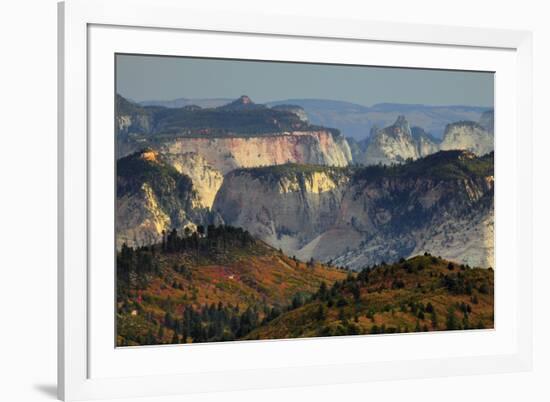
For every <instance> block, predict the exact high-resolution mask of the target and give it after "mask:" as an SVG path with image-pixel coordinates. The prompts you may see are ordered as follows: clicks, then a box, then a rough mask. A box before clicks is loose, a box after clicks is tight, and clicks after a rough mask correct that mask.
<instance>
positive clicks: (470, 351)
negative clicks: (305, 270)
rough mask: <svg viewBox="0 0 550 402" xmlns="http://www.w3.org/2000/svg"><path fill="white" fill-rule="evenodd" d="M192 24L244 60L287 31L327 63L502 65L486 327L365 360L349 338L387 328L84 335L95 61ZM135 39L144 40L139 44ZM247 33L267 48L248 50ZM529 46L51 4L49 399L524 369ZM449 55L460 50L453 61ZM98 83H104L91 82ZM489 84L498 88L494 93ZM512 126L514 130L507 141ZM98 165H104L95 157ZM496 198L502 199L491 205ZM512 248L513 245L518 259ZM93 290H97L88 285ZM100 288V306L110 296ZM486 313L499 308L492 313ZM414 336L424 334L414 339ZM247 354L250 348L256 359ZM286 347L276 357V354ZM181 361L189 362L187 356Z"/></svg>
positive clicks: (463, 33) (100, 117) (478, 37)
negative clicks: (146, 341)
mask: <svg viewBox="0 0 550 402" xmlns="http://www.w3.org/2000/svg"><path fill="white" fill-rule="evenodd" d="M128 10H132V12H131V13H129V12H128ZM202 34H204V35H206V34H207V35H215V36H216V38H218V39H222V38H224V41H228V43H230V42H231V41H234V43H235V46H225V48H224V49H223V52H224V53H223V55H226V56H227V57H229V56H231V55H238V56H239V57H243V55H244V57H245V58H246V56H247V51H249V52H250V55H251V56H250V57H252V53H254V55H255V57H257V58H260V59H262V57H264V58H266V59H267V58H268V57H269V56H271V58H273V57H275V59H282V58H284V55H281V54H280V53H279V54H276V49H277V46H276V44H277V41H281V40H284V41H287V42H286V43H290V41H309V42H310V43H311V45H312V46H311V47H315V46H317V43H319V46H328V44H329V43H330V44H331V46H334V47H333V50H334V52H332V53H331V54H333V56H332V57H334V58H335V59H333V60H332V61H335V60H336V61H338V60H339V59H338V57H339V58H345V57H347V56H346V54H349V53H350V52H351V50H349V49H351V48H353V47H354V46H367V45H368V46H371V47H379V48H384V47H390V46H394V47H395V46H401V47H403V48H407V46H408V47H410V46H417V47H418V49H419V51H423V52H427V53H429V52H431V50H430V49H433V51H434V52H435V51H438V52H443V51H445V52H448V53H445V54H446V55H448V58H447V59H446V60H444V61H440V62H439V63H442V64H441V68H443V67H445V66H446V67H447V68H449V67H452V66H453V65H455V64H456V66H457V67H460V68H464V69H468V68H470V69H474V68H475V67H476V66H482V67H484V66H485V67H486V68H487V69H491V68H492V67H491V66H492V65H493V64H491V63H494V65H495V66H497V67H495V71H497V74H499V71H500V72H501V73H500V77H503V79H502V80H505V82H502V80H501V83H502V85H501V84H499V85H497V87H496V91H497V93H496V97H497V98H496V100H497V102H496V105H497V106H496V108H497V109H496V110H497V111H496V113H497V116H498V114H499V113H501V117H497V121H496V127H497V129H498V127H499V124H500V127H504V126H505V124H504V123H507V124H506V126H507V129H506V130H504V129H502V130H500V133H503V134H499V135H500V137H499V136H498V135H497V137H496V143H497V145H496V147H497V149H499V151H498V152H500V154H501V155H503V157H502V159H500V161H501V162H500V165H499V162H498V156H497V162H496V172H497V173H496V176H497V177H498V179H497V180H500V182H499V183H502V184H497V193H496V199H497V214H496V217H497V218H496V227H497V233H496V238H497V245H496V247H497V250H499V244H502V245H503V246H502V247H500V250H503V251H502V253H504V252H510V253H511V254H509V255H510V258H509V261H508V262H504V263H501V265H498V263H497V265H498V267H499V268H497V270H502V271H503V272H505V274H503V275H501V276H500V278H502V279H501V280H500V284H502V285H500V284H499V280H497V282H496V285H495V286H496V290H495V291H496V294H497V297H501V298H502V299H503V300H504V299H506V300H508V301H507V303H508V304H506V305H504V304H500V305H501V306H503V308H502V309H499V303H498V302H497V304H496V308H497V311H496V314H497V317H496V327H495V330H492V331H490V332H483V331H482V332H477V331H472V332H471V333H468V334H467V335H466V334H465V333H464V332H455V333H447V334H422V335H418V336H417V335H410V336H408V338H407V342H404V343H403V344H402V345H400V347H404V348H415V349H416V350H415V353H414V354H409V355H405V354H403V357H401V358H399V357H397V358H396V357H395V356H393V357H391V358H389V357H387V358H386V359H384V358H383V356H378V357H376V358H374V357H373V356H374V355H375V353H374V351H372V352H371V354H370V355H369V356H370V357H369V358H366V357H365V356H364V355H363V354H361V353H354V354H352V353H347V352H351V351H353V350H358V348H361V350H370V349H368V348H369V347H370V348H371V349H378V350H380V351H384V348H385V347H388V345H391V344H392V343H397V342H401V341H400V340H399V337H400V335H386V336H368V337H336V338H332V339H323V338H320V339H312V340H284V341H269V342H266V341H263V342H229V343H227V344H224V345H223V346H220V345H213V344H206V345H193V346H194V347H195V349H190V348H187V349H185V348H181V347H178V346H173V347H172V346H170V347H149V348H129V349H127V350H125V351H124V356H122V357H121V354H120V353H119V352H117V353H116V356H115V355H114V354H113V353H111V352H113V351H114V344H112V345H106V344H105V342H103V343H101V342H96V341H95V340H96V339H98V338H100V337H101V331H102V330H104V329H106V328H107V329H108V328H109V327H108V323H107V324H101V323H100V321H98V320H102V319H103V318H104V320H105V321H109V320H110V319H111V318H110V317H103V318H102V317H99V318H97V316H98V312H101V311H103V310H101V307H100V306H99V305H97V298H94V296H93V295H94V292H97V291H98V287H97V286H94V287H91V286H90V285H91V283H97V277H96V276H95V273H94V272H93V270H91V269H90V266H91V259H90V257H91V256H95V255H96V254H95V253H96V251H95V249H94V251H90V239H93V238H94V236H95V237H97V236H98V235H99V237H101V236H102V234H104V229H105V228H102V227H101V225H97V224H96V223H95V222H96V221H93V222H90V219H91V218H90V208H91V207H92V204H93V205H95V203H96V201H94V200H95V198H97V197H96V194H97V193H96V191H95V187H94V191H90V188H91V187H90V186H91V185H92V184H91V183H93V180H94V179H93V177H95V176H97V174H101V173H98V172H102V171H104V173H105V174H107V175H109V174H112V171H110V170H109V169H108V168H107V169H100V168H99V164H102V163H103V162H102V161H103V160H105V157H102V158H103V159H102V158H99V157H98V155H97V153H94V152H93V149H94V147H95V146H96V145H97V144H96V142H95V139H96V138H98V136H97V135H94V132H96V130H98V128H100V127H109V126H108V125H107V126H105V124H108V122H109V121H110V122H112V121H113V120H112V114H109V113H110V112H109V108H110V106H111V105H110V104H109V103H107V104H106V105H105V110H103V107H102V105H103V104H105V102H104V100H105V97H101V96H103V95H101V94H102V93H107V92H109V91H111V93H112V88H113V86H112V79H113V77H112V76H111V77H109V71H107V70H106V71H107V72H105V71H103V70H104V69H105V68H107V67H108V66H107V64H106V62H102V60H108V57H109V55H112V54H114V53H116V52H121V51H129V50H132V51H134V50H136V49H137V50H139V51H141V52H144V53H153V52H154V47H155V43H160V42H159V41H158V39H159V38H160V37H161V36H162V38H163V39H164V40H163V41H162V43H163V44H164V45H163V46H164V47H163V48H162V49H160V45H159V49H158V52H159V53H161V54H178V52H179V50H178V46H179V45H178V43H182V41H181V40H179V38H185V35H194V36H199V37H200V35H202ZM133 35H139V36H140V45H139V47H138V46H137V45H136V44H135V42H136V41H135V38H133V39H132V37H133ZM159 35H160V36H159ZM178 35H180V36H178ZM181 35H184V36H181ZM237 38H239V39H237ZM247 38H249V39H250V40H251V42H250V43H248V42H246V41H247V40H248V39H247ZM133 40H134V42H132V41H133ZM155 41H157V42H155ZM238 41H241V42H242V43H240V44H239V43H238ZM243 41H244V42H243ZM147 42H150V44H149V45H147ZM252 42H257V43H264V44H265V43H269V44H273V46H271V47H270V46H264V47H263V48H261V46H258V45H257V44H256V45H254V43H252ZM132 43H133V44H132ZM204 43H205V44H206V42H204ZM146 46H149V48H146ZM170 46H172V47H170ZM204 47H205V48H207V46H204ZM348 48H349V49H348ZM531 48H532V38H531V34H530V33H529V32H523V31H507V30H494V29H479V28H462V27H460V28H459V27H445V26H430V25H411V24H401V23H390V22H388V23H381V22H368V21H362V20H323V19H316V18H308V17H299V16H278V15H246V14H231V15H228V14H227V13H224V14H212V13H210V12H205V11H201V10H200V9H194V10H191V9H187V8H185V7H184V5H183V4H182V3H181V2H180V1H177V0H156V1H152V0H141V1H135V0H134V1H132V0H116V1H113V0H111V1H108V0H97V1H93V0H69V1H66V2H64V3H60V4H59V97H58V99H59V109H58V110H59V116H58V119H59V120H58V125H59V137H58V139H59V144H58V147H59V148H58V149H59V168H58V174H59V189H58V191H59V193H58V197H59V207H58V208H59V209H58V212H59V228H58V234H59V239H58V240H59V254H58V256H59V279H58V284H59V311H58V315H59V318H58V325H59V328H58V338H59V340H58V356H59V358H58V359H59V360H58V370H59V372H58V392H59V397H60V398H61V399H64V400H82V399H96V398H115V397H145V396H161V395H170V394H180V393H192V392H208V391H230V390H239V389H258V388H268V387H283V386H284V387H288V386H305V385H317V384H330V383H351V382H360V381H369V380H381V379H401V378H415V377H430V376H443V375H445V376H448V375H461V374H473V373H480V374H481V373H499V372H511V371H521V370H529V369H530V368H531V364H532V363H531V362H532V334H531V325H532V324H531V323H532V318H531V278H532V252H531V244H532V234H531V233H532V207H531V203H532V196H531V194H532V172H531V153H532V149H531V148H532V133H531V91H532V88H531V86H532V84H531V80H532V72H531V52H532V51H531ZM140 49H141V50H140ZM212 49H214V48H212ZM246 49H250V50H246ZM337 49H340V50H338V51H337ZM437 49H438V50H437ZM189 51H191V50H189V49H187V52H189ZM209 51H210V52H212V51H213V50H208V49H206V50H203V52H206V53H205V54H208V52H209ZM221 51H222V50H219V52H221ZM195 52H198V50H195ZM469 52H477V53H476V54H477V55H479V57H478V58H477V60H474V61H469V60H468V55H467V53H469ZM490 52H493V53H492V54H491V53H490ZM386 53H388V52H386ZM185 54H187V53H185ZM376 54H378V55H379V56H376V57H379V60H384V61H382V62H381V63H380V65H393V64H390V63H393V61H392V59H391V57H390V56H387V57H388V58H385V59H384V58H383V57H384V51H383V50H381V51H380V52H379V53H376ZM462 54H465V56H462ZM217 55H219V54H217ZM492 56H493V57H492ZM501 56H502V57H501ZM288 57H292V56H288ZM304 57H312V56H304ZM350 57H351V56H350ZM461 58H465V60H463V61H460V60H461ZM469 58H472V56H471V55H470V56H469ZM289 60H290V59H289ZM426 60H428V58H426V59H424V58H422V59H421V60H414V59H409V61H408V62H407V63H408V64H407V66H410V67H433V68H436V67H438V66H440V64H436V62H431V63H432V64H430V65H429V66H428V65H426V63H427V61H426ZM484 60H486V61H484ZM349 62H350V63H351V61H349ZM445 63H446V64H445ZM449 63H451V64H449ZM452 63H455V64H452ZM458 63H463V64H461V65H459V64H458ZM483 63H486V64H483ZM498 63H500V64H498ZM103 79H105V81H104V82H102V81H103ZM103 85H104V86H105V87H106V88H107V89H105V90H101V87H102V86H103ZM499 88H502V91H501V92H500V93H499V91H500V89H499ZM504 95H508V96H506V97H505V98H506V101H503V102H501V103H500V105H501V106H502V107H501V108H499V106H498V105H499V101H498V99H499V96H501V97H504ZM95 105H99V106H98V107H96V106H95ZM111 110H113V109H112V108H111ZM504 112H505V113H504ZM499 119H501V120H499ZM499 122H500V123H499ZM508 123H510V124H508ZM110 127H112V123H111V126H110ZM520 133H521V141H519V140H518V138H519V135H520ZM504 156H506V160H505V158H504ZM105 165H106V166H107V165H108V163H107V162H105ZM499 170H500V172H502V173H499ZM92 172H93V174H91V173H92ZM91 176H93V177H92V178H91ZM96 180H97V179H96ZM498 186H501V188H502V190H499V188H498ZM110 190H112V189H110ZM499 191H501V193H500V194H501V197H500V198H499ZM106 194H109V193H106ZM103 195H105V194H103ZM505 196H506V197H505ZM504 198H506V199H511V200H512V202H509V203H507V204H505V203H504V201H503V202H502V203H501V204H500V205H501V206H500V207H499V206H498V205H499V204H498V203H499V201H498V200H499V199H504ZM111 199H112V198H111ZM499 208H501V211H503V212H502V213H500V214H499V213H498V210H499ZM504 212H506V213H504ZM499 226H500V228H501V229H499ZM90 228H93V230H91V229H90ZM107 229H108V228H107ZM499 230H500V231H499ZM98 231H99V232H98ZM501 233H502V235H501ZM94 244H97V243H94ZM518 256H521V265H520V261H519V259H518ZM94 258H95V257H94ZM497 261H506V258H505V256H504V254H503V257H502V258H501V259H500V260H499V259H498V255H497ZM501 267H505V269H502V268H501ZM497 272H498V271H497ZM93 281H96V282H93ZM98 286H103V285H98ZM105 286H106V288H107V287H108V285H105ZM99 291H100V292H101V291H102V289H101V288H99ZM109 291H111V290H110V289H109ZM499 293H500V295H499ZM507 296H509V297H507ZM106 300H107V304H108V303H111V302H110V301H109V300H113V299H112V298H110V299H106ZM504 307H505V308H504ZM498 314H501V317H504V318H503V319H501V320H500V321H499V316H498ZM99 315H100V316H101V314H99ZM499 322H500V323H501V324H500V325H499ZM98 328H99V330H100V331H99V332H98ZM427 336H431V338H425V337H427ZM422 337H424V338H422ZM457 340H458V341H457ZM367 342H368V343H369V344H367ZM449 342H455V345H456V350H455V351H454V353H452V354H446V355H445V354H443V353H442V354H437V353H433V354H431V355H430V354H428V353H423V352H422V349H418V348H419V347H421V345H424V344H426V345H429V344H431V345H433V347H434V350H437V348H441V349H442V350H443V349H446V345H447V344H448V343H449ZM456 342H458V343H456ZM483 342H493V344H495V345H497V343H498V345H499V347H498V348H497V347H496V346H495V348H494V349H491V348H487V347H486V346H485V345H486V344H485V343H483ZM460 343H461V344H460ZM373 345H374V346H373ZM476 345H478V347H477V348H476V347H475V346H476ZM188 346H190V345H188ZM109 348H112V350H111V349H109ZM319 348H324V351H326V353H325V355H326V356H325V357H319V356H320V355H321V354H319V353H318V351H319ZM191 350H192V351H193V352H192V354H193V355H195V357H194V358H200V359H201V360H202V362H203V365H204V367H201V369H200V370H194V371H193V370H187V371H185V370H183V369H182V371H181V372H180V371H178V369H177V367H174V366H173V365H170V364H168V363H169V362H168V360H167V359H170V357H169V356H170V355H173V356H175V355H177V356H178V358H181V357H182V356H185V354H186V353H187V354H190V353H191V352H190V351H191ZM398 350H401V349H399V348H398ZM224 354H225V355H226V356H228V359H229V356H233V358H232V359H235V356H239V357H240V358H239V363H240V364H237V363H236V362H235V363H234V364H233V366H235V367H234V368H231V367H230V366H231V365H232V364H230V363H224V364H222V363H221V362H219V361H216V359H215V357H214V356H224ZM339 355H344V356H339ZM348 355H349V356H348ZM352 355H353V356H352ZM444 355H445V357H442V356H444ZM132 356H134V357H132ZM189 356H190V355H189ZM258 356H261V357H262V358H263V361H262V362H261V364H260V362H258ZM285 356H288V358H287V359H285ZM136 359H138V360H139V361H144V362H146V363H147V364H146V365H145V366H147V367H148V368H149V370H148V371H143V372H141V371H132V367H135V366H136V365H135V361H136ZM160 359H164V360H160ZM286 360H288V362H286ZM159 361H164V362H166V363H167V364H165V365H164V367H167V368H166V369H165V370H160V369H159V370H157V369H156V368H155V367H157V365H156V364H154V362H159ZM180 361H181V360H180ZM189 361H192V359H191V357H190V358H189ZM231 361H234V360H231ZM95 362H100V363H101V364H99V363H97V364H96V363H95ZM132 363H134V364H132Z"/></svg>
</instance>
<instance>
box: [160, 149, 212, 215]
mask: <svg viewBox="0 0 550 402" xmlns="http://www.w3.org/2000/svg"><path fill="white" fill-rule="evenodd" d="M164 157H165V158H166V160H167V162H168V163H170V164H171V165H172V166H173V167H174V168H175V169H176V170H177V171H178V172H180V173H182V174H185V175H187V176H189V178H190V179H191V181H192V182H193V190H194V191H195V192H196V195H197V201H198V204H199V207H202V208H211V207H212V204H213V203H214V198H216V194H217V192H218V190H219V189H220V187H221V185H222V183H223V175H222V173H221V172H220V171H218V170H216V169H214V168H213V167H212V166H210V165H209V164H208V162H207V161H206V159H205V158H203V157H202V156H201V155H198V154H195V153H193V152H187V153H184V154H165V155H164Z"/></svg>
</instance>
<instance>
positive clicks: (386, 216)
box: [214, 151, 494, 269]
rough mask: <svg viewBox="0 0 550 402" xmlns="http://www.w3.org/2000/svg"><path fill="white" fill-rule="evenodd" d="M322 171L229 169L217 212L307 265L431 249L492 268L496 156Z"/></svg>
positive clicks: (356, 264) (446, 156) (365, 261)
mask: <svg viewBox="0 0 550 402" xmlns="http://www.w3.org/2000/svg"><path fill="white" fill-rule="evenodd" d="M319 169H320V170H319V171H313V172H312V171H311V170H310V169H308V167H299V166H292V165H289V166H283V167H279V169H277V170H275V171H274V170H273V169H272V168H263V169H245V170H238V171H235V172H233V173H231V174H229V175H228V176H227V177H226V180H225V181H224V184H223V185H222V187H221V188H220V191H219V193H218V196H217V197H216V200H215V202H214V209H215V210H216V211H217V212H219V214H220V215H221V216H222V217H223V220H224V221H225V222H226V223H228V224H231V225H235V226H241V227H243V228H245V229H247V230H249V231H250V232H251V233H252V234H253V235H255V236H258V237H259V238H261V239H263V240H264V241H266V242H267V243H268V244H270V245H272V246H273V247H277V248H281V249H282V250H283V251H284V252H285V253H288V254H289V255H295V256H296V257H298V258H299V259H301V260H304V261H307V260H309V259H310V258H314V259H317V260H321V261H324V262H332V263H334V264H338V265H345V266H348V267H350V268H353V269H360V268H363V267H365V266H367V265H371V264H374V263H380V262H381V261H394V260H396V259H398V258H400V257H408V256H412V255H416V254H419V253H423V252H424V251H428V252H431V253H435V254H437V255H441V256H443V257H445V258H451V259H453V260H457V261H461V262H464V263H467V264H470V265H477V266H482V267H488V266H493V263H494V261H493V246H492V245H493V179H492V174H493V173H492V155H489V156H487V157H484V158H476V157H475V156H474V155H473V154H470V153H467V152H462V151H449V152H442V153H441V152H440V153H437V154H434V155H431V156H429V157H427V158H423V159H419V160H418V161H416V162H412V163H409V164H405V165H401V166H394V167H391V168H390V167H378V166H372V167H367V168H363V169H359V170H356V171H352V170H350V169H340V170H333V171H327V170H326V168H324V169H321V168H319ZM336 173H338V174H336Z"/></svg>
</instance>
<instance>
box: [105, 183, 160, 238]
mask: <svg viewBox="0 0 550 402" xmlns="http://www.w3.org/2000/svg"><path fill="white" fill-rule="evenodd" d="M116 217H117V236H116V240H117V248H120V247H121V246H122V244H123V243H126V244H129V245H137V244H149V243H154V242H157V241H158V240H159V239H160V237H161V233H162V231H163V230H169V229H170V225H171V220H170V217H169V216H168V215H167V214H166V213H165V212H164V211H163V210H162V209H161V208H160V206H159V202H158V199H157V197H156V196H155V194H154V192H153V190H152V189H151V186H150V185H149V184H147V183H144V184H143V186H142V187H141V191H140V192H139V193H138V194H134V195H125V196H123V197H120V198H117V202H116Z"/></svg>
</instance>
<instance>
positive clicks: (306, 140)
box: [160, 130, 351, 174]
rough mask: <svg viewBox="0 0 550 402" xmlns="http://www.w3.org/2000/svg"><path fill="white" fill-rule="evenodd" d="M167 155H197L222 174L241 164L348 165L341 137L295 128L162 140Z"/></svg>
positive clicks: (349, 158) (245, 165)
mask: <svg viewBox="0 0 550 402" xmlns="http://www.w3.org/2000/svg"><path fill="white" fill-rule="evenodd" d="M160 151H161V152H162V153H164V154H169V155H183V154H186V153H189V152H192V153H195V154H198V155H200V156H201V157H202V158H204V159H205V160H206V161H207V162H208V164H209V165H210V166H212V167H213V168H214V169H216V170H219V171H221V172H222V173H223V174H226V173H228V172H230V171H231V170H234V169H237V168H241V167H244V168H246V167H257V166H268V165H281V164H284V163H289V162H290V163H299V164H316V165H329V166H347V165H348V163H349V162H350V161H351V151H350V150H349V146H348V144H347V142H346V141H345V139H344V138H342V137H338V138H336V139H335V138H334V136H333V134H332V133H330V132H328V131H325V130H320V131H304V132H302V131H298V132H292V133H284V134H275V135H272V136H266V135H264V136H260V137H229V138H176V139H173V140H170V141H167V142H165V143H163V144H162V145H161V146H160Z"/></svg>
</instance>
